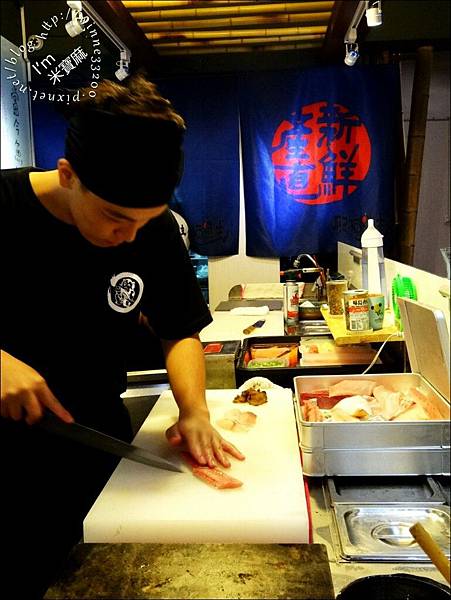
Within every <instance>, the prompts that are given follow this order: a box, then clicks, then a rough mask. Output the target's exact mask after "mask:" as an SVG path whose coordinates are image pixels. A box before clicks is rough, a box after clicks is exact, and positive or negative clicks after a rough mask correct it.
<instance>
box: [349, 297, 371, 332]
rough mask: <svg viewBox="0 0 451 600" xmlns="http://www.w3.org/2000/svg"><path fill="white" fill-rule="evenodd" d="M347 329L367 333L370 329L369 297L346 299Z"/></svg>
mask: <svg viewBox="0 0 451 600" xmlns="http://www.w3.org/2000/svg"><path fill="white" fill-rule="evenodd" d="M344 305H345V311H346V327H347V329H348V330H349V331H366V330H368V329H369V328H370V317H369V310H368V296H361V297H357V298H346V299H345V302H344Z"/></svg>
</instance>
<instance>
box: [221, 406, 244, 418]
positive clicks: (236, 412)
mask: <svg viewBox="0 0 451 600" xmlns="http://www.w3.org/2000/svg"><path fill="white" fill-rule="evenodd" d="M241 414H242V413H241V411H240V409H239V408H232V410H228V411H227V412H226V413H224V418H225V419H232V420H233V421H239V420H240V416H241Z"/></svg>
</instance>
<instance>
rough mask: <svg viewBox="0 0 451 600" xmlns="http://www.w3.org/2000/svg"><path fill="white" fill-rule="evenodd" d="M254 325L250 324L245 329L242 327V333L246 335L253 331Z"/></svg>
mask: <svg viewBox="0 0 451 600" xmlns="http://www.w3.org/2000/svg"><path fill="white" fill-rule="evenodd" d="M254 329H255V327H254V326H253V325H251V326H250V327H246V329H243V333H245V334H246V335H247V334H249V333H252V332H253V331H254Z"/></svg>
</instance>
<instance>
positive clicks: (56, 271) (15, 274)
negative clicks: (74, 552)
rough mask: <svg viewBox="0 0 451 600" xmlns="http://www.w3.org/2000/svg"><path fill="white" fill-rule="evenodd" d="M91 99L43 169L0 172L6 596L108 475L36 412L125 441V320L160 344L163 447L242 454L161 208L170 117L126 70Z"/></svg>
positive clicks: (47, 554)
mask: <svg viewBox="0 0 451 600" xmlns="http://www.w3.org/2000/svg"><path fill="white" fill-rule="evenodd" d="M90 91H91V95H90V94H89V90H84V91H81V93H80V98H82V101H81V102H80V105H79V106H78V107H77V109H76V110H75V111H74V112H73V114H72V116H71V118H70V121H69V125H68V130H67V135H66V146H65V156H64V158H61V159H59V160H58V163H57V168H56V169H55V170H52V171H41V170H38V169H33V168H25V169H17V170H6V171H2V196H1V215H0V222H1V243H2V253H1V255H2V271H3V272H2V282H3V300H4V304H3V311H2V321H3V322H2V326H1V332H2V335H1V340H2V353H1V376H2V379H1V384H2V385H1V419H0V439H1V444H2V447H1V457H2V463H1V465H2V494H1V496H2V513H1V514H2V535H1V539H2V543H3V557H4V559H3V562H2V582H1V590H2V592H3V594H4V595H5V598H6V597H7V598H14V597H18V598H27V599H31V598H39V597H42V595H43V594H44V593H45V589H46V588H47V587H48V585H49V584H50V581H51V578H52V577H53V576H54V575H55V574H56V572H57V569H58V567H59V565H60V564H61V563H62V562H64V560H65V557H66V556H67V552H68V551H69V550H70V548H71V547H72V546H73V544H75V543H76V542H78V541H79V539H80V537H81V534H82V521H83V518H84V516H85V515H86V513H87V512H88V510H89V508H90V507H91V505H92V503H93V502H94V500H95V498H96V496H97V495H98V494H99V492H100V491H101V489H102V487H103V486H104V484H105V483H106V481H107V479H108V477H109V476H110V475H111V473H112V470H113V469H114V467H115V465H116V464H117V460H116V459H114V458H113V457H111V456H109V455H107V454H105V453H102V452H100V451H95V450H92V449H88V448H86V447H83V446H81V445H79V444H77V443H75V442H70V441H67V440H63V439H62V438H58V437H55V436H52V435H50V434H47V433H45V432H44V431H43V430H42V429H41V428H40V427H39V420H40V418H41V417H42V415H43V413H44V412H45V411H50V412H52V413H54V414H55V415H57V416H58V417H59V418H60V419H62V420H63V421H65V422H67V423H70V422H72V421H73V420H75V421H78V422H80V423H82V424H84V425H87V426H89V427H92V428H95V429H99V430H101V431H103V432H105V433H107V434H110V435H113V436H116V437H120V438H122V439H124V440H126V441H130V439H131V427H130V419H129V416H128V413H127V411H126V408H125V407H124V405H123V403H122V400H121V397H120V394H121V393H122V392H123V391H124V390H125V387H126V370H125V368H124V356H125V354H126V349H127V343H128V342H127V332H128V331H129V330H130V327H131V326H133V325H135V324H136V321H137V319H138V318H139V315H140V314H142V315H144V316H145V317H146V319H147V321H148V322H149V324H150V325H151V327H152V329H153V330H154V331H155V332H156V334H157V335H158V337H159V338H160V340H161V344H162V348H163V352H164V355H165V363H166V368H167V372H168V377H169V381H170V384H171V388H172V391H173V393H174V396H175V399H176V402H177V404H178V407H179V418H178V421H177V423H175V424H174V425H173V426H172V427H171V428H170V429H169V430H168V431H167V432H166V435H167V438H168V441H169V443H170V444H171V445H174V446H181V445H184V447H186V448H187V449H188V450H189V451H190V452H191V454H192V455H193V457H194V458H195V459H196V460H197V461H198V462H199V463H201V464H205V465H209V466H214V465H216V464H220V465H222V466H224V467H228V466H230V462H229V459H228V455H232V456H234V457H236V458H238V459H243V458H244V457H243V455H242V454H241V453H240V452H239V451H238V450H237V449H236V448H235V447H234V446H233V445H232V444H230V443H228V442H227V441H226V440H224V439H223V438H222V437H221V436H220V435H219V433H218V432H217V431H216V430H215V429H214V428H213V427H212V426H211V424H210V419H209V413H208V409H207V406H206V402H205V367H204V359H203V352H202V345H201V342H200V340H199V335H198V332H199V331H200V330H201V329H202V328H203V327H205V326H206V325H208V324H209V323H210V322H211V315H210V313H209V311H208V308H207V305H206V304H205V301H204V300H203V297H202V293H201V291H200V289H199V286H198V284H197V280H196V278H195V274H194V272H193V269H192V266H191V263H190V260H189V256H188V253H187V251H186V248H185V246H184V244H183V241H182V238H181V236H180V233H179V229H178V225H177V223H176V221H175V219H174V217H173V216H172V215H171V212H170V211H169V209H168V206H167V205H168V202H169V200H170V198H171V195H172V193H173V191H174V188H175V186H176V185H177V183H178V179H179V173H180V172H181V161H182V150H181V147H182V140H183V134H184V130H185V126H184V122H183V119H182V118H181V117H180V116H179V115H178V114H177V113H176V112H175V111H174V109H173V108H172V106H171V105H170V103H169V102H168V101H167V100H166V99H164V98H162V97H161V96H160V95H159V93H158V91H157V89H156V87H155V86H154V85H153V84H152V83H150V82H149V81H147V80H146V79H145V78H144V77H143V76H141V75H139V76H136V77H134V78H130V79H129V80H128V82H127V85H120V84H116V83H113V82H109V81H103V82H101V83H100V84H99V86H98V88H97V89H96V90H95V95H94V93H93V90H90ZM91 96H94V97H91ZM168 264H169V265H171V266H172V267H173V268H171V269H170V270H169V269H167V265H168ZM174 273H176V278H175V279H174V276H173V274H174ZM124 493H126V490H124ZM5 560H6V563H5Z"/></svg>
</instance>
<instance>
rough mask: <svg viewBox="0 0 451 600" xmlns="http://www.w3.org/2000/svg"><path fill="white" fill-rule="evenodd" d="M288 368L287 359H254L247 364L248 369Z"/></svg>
mask: <svg viewBox="0 0 451 600" xmlns="http://www.w3.org/2000/svg"><path fill="white" fill-rule="evenodd" d="M283 367H285V368H286V367H288V360H287V359H286V358H252V359H251V360H250V361H249V362H248V363H247V368H248V369H280V368H283Z"/></svg>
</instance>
